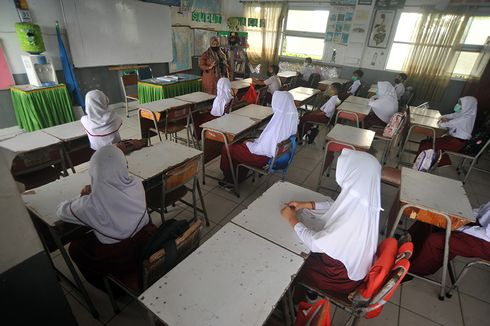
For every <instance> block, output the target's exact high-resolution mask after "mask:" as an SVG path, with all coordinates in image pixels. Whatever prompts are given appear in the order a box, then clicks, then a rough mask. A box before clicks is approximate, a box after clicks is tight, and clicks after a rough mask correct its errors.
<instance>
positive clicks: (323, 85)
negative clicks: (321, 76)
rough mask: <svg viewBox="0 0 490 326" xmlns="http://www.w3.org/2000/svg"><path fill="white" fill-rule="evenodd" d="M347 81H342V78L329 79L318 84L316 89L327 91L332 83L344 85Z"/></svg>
mask: <svg viewBox="0 0 490 326" xmlns="http://www.w3.org/2000/svg"><path fill="white" fill-rule="evenodd" d="M348 81H349V80H348V79H343V78H330V79H326V80H322V81H320V82H319V83H318V89H320V90H321V91H325V90H327V88H328V86H330V85H332V84H333V83H339V84H341V85H342V84H345V83H347V82H348Z"/></svg>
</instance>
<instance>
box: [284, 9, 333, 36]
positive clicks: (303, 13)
mask: <svg viewBox="0 0 490 326" xmlns="http://www.w3.org/2000/svg"><path fill="white" fill-rule="evenodd" d="M327 22H328V10H288V21H287V23H286V30H288V31H301V32H313V33H325V31H326V30H327Z"/></svg>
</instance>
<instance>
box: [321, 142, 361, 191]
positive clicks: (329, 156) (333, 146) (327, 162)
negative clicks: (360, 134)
mask: <svg viewBox="0 0 490 326" xmlns="http://www.w3.org/2000/svg"><path fill="white" fill-rule="evenodd" d="M344 148H349V149H352V150H354V151H355V150H356V148H355V147H354V146H352V145H349V144H344V143H341V142H337V141H334V140H330V141H328V142H327V145H326V146H325V156H324V157H323V161H322V167H321V169H320V175H319V176H318V182H317V185H316V191H317V192H318V191H319V190H320V188H324V189H329V190H331V189H330V188H327V187H324V186H322V185H321V184H322V177H323V175H324V174H325V171H327V177H329V176H330V170H331V166H332V162H333V160H334V154H335V153H338V152H341V151H342V150H343V149H344Z"/></svg>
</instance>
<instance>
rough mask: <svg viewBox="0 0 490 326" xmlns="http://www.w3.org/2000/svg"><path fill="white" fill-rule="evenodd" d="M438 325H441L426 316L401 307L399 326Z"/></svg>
mask: <svg viewBox="0 0 490 326" xmlns="http://www.w3.org/2000/svg"><path fill="white" fill-rule="evenodd" d="M414 325H417V326H437V325H441V324H438V323H436V322H435V321H432V320H429V319H427V318H425V317H424V316H421V315H418V314H416V313H413V312H411V311H409V310H406V309H404V308H401V309H400V322H399V324H398V326H414Z"/></svg>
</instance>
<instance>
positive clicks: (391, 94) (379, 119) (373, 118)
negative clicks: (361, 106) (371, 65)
mask: <svg viewBox="0 0 490 326" xmlns="http://www.w3.org/2000/svg"><path fill="white" fill-rule="evenodd" d="M368 105H369V106H370V107H371V109H372V111H371V113H369V114H368V116H367V117H366V118H365V119H364V128H366V129H369V128H370V127H371V126H375V125H376V126H381V127H384V126H386V124H387V123H388V122H389V121H390V119H391V117H392V116H393V114H395V113H396V112H397V111H398V99H397V96H396V92H395V88H394V87H393V86H392V85H391V84H390V83H389V82H387V81H380V82H378V93H377V95H375V96H373V97H371V98H370V99H369V104H368Z"/></svg>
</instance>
